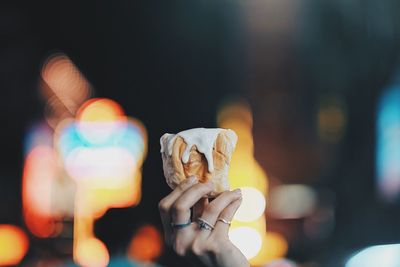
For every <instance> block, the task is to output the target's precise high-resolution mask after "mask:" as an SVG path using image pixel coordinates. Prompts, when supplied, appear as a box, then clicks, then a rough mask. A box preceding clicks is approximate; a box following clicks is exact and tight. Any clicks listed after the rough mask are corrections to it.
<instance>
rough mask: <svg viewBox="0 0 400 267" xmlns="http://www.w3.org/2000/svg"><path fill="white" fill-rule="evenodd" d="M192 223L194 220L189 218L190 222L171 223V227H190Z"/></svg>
mask: <svg viewBox="0 0 400 267" xmlns="http://www.w3.org/2000/svg"><path fill="white" fill-rule="evenodd" d="M191 224H192V221H191V220H189V221H188V222H186V223H173V222H172V223H171V227H172V228H173V229H182V228H185V227H188V226H189V225H191Z"/></svg>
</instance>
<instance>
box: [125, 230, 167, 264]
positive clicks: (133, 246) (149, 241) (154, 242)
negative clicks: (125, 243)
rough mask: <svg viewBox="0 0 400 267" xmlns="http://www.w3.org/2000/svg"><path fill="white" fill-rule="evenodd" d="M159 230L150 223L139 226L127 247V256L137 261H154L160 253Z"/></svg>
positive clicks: (160, 239) (161, 246)
mask: <svg viewBox="0 0 400 267" xmlns="http://www.w3.org/2000/svg"><path fill="white" fill-rule="evenodd" d="M162 250H163V240H162V236H161V233H160V231H159V230H158V229H157V228H155V227H154V226H152V225H145V226H142V227H140V228H139V229H138V230H137V231H136V233H135V235H134V236H133V237H132V240H131V242H130V244H129V247H128V257H129V258H131V259H133V260H135V261H139V262H154V261H155V260H156V259H157V258H158V257H159V256H160V255H161V253H162Z"/></svg>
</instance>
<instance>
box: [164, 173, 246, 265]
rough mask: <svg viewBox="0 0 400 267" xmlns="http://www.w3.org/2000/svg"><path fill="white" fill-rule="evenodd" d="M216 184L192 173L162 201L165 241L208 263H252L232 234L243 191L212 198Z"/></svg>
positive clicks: (180, 253)
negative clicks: (230, 233) (237, 245)
mask: <svg viewBox="0 0 400 267" xmlns="http://www.w3.org/2000/svg"><path fill="white" fill-rule="evenodd" d="M213 186H214V185H213V184H212V183H211V182H208V183H198V180H197V178H196V177H194V176H192V177H189V178H188V179H186V180H184V181H183V182H182V183H181V184H180V185H179V186H178V187H177V188H175V190H174V191H172V192H171V193H170V194H169V195H167V196H166V197H165V198H163V199H162V200H161V201H160V203H159V210H160V215H161V221H162V223H163V227H164V234H165V241H166V243H167V245H170V246H172V248H173V249H174V250H175V252H176V253H177V254H178V255H181V256H186V257H189V258H192V259H193V258H194V259H197V260H200V261H201V262H202V263H203V264H205V265H206V266H208V267H216V266H218V267H248V266H249V263H248V261H247V259H246V258H245V257H244V255H243V254H242V253H241V252H240V250H239V249H238V248H237V247H235V246H234V245H233V244H232V243H231V241H230V240H229V238H228V230H229V225H230V221H231V220H232V219H233V216H234V214H235V212H236V210H237V209H238V208H239V206H240V204H241V201H242V197H241V192H240V190H234V191H225V192H223V193H222V194H220V195H219V196H218V197H217V198H215V199H214V200H212V201H211V202H209V201H208V199H207V198H206V197H205V196H206V195H207V194H208V193H210V192H211V191H212V190H213ZM191 208H193V209H192V210H193V214H192V212H191ZM191 219H193V222H197V223H191Z"/></svg>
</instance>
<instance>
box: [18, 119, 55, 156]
mask: <svg viewBox="0 0 400 267" xmlns="http://www.w3.org/2000/svg"><path fill="white" fill-rule="evenodd" d="M43 145H44V146H47V147H52V145H53V131H52V129H51V128H50V127H49V126H48V125H47V124H46V123H38V124H35V125H33V127H31V128H30V129H29V131H28V133H27V134H26V136H25V142H24V155H25V156H27V154H28V153H29V152H30V151H31V150H32V149H33V148H34V147H37V146H43Z"/></svg>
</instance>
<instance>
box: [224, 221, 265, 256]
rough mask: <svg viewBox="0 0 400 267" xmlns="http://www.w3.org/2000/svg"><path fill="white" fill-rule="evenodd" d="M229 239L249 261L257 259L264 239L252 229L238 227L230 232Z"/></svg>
mask: <svg viewBox="0 0 400 267" xmlns="http://www.w3.org/2000/svg"><path fill="white" fill-rule="evenodd" d="M229 239H230V240H231V241H232V243H233V244H234V245H235V246H236V247H237V248H239V249H240V251H241V252H242V253H243V255H244V256H245V257H246V258H247V259H251V258H253V257H255V256H256V255H257V254H258V253H259V252H260V250H261V246H262V237H261V235H260V233H259V232H257V231H256V230H254V229H253V228H250V227H237V228H234V229H232V230H230V231H229Z"/></svg>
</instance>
